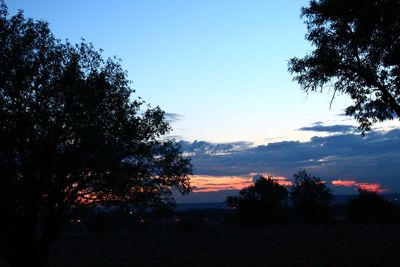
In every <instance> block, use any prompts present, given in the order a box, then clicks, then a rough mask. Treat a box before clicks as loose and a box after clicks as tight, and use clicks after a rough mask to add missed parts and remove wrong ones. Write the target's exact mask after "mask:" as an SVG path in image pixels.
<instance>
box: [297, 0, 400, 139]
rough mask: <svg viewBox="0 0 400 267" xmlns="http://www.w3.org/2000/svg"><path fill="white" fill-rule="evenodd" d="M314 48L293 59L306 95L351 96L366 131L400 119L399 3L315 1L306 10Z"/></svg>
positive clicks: (393, 0)
mask: <svg viewBox="0 0 400 267" xmlns="http://www.w3.org/2000/svg"><path fill="white" fill-rule="evenodd" d="M302 17H305V19H306V24H307V29H308V34H307V35H306V39H307V40H308V41H310V42H311V43H312V45H313V47H314V50H313V51H312V53H311V54H308V55H306V56H305V57H304V58H301V59H299V58H296V57H295V58H292V59H291V60H290V61H289V71H290V72H291V73H292V74H294V75H295V76H294V80H296V81H297V82H298V83H299V84H300V85H301V87H302V89H303V90H305V91H306V92H314V91H319V90H320V91H323V89H324V88H325V89H328V88H330V89H331V90H332V91H333V97H332V101H333V99H334V97H335V94H336V93H344V94H347V95H349V96H350V97H351V98H352V100H353V104H352V105H351V106H349V107H347V109H346V114H347V115H350V116H354V117H355V118H356V119H357V120H358V122H359V124H360V129H362V130H363V132H365V131H368V130H370V128H371V126H372V125H373V124H374V123H375V122H378V121H385V120H392V119H395V118H396V117H397V118H399V117H400V27H399V25H400V2H399V1H397V0H313V1H310V4H309V6H308V7H305V8H303V9H302Z"/></svg>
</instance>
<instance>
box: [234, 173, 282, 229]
mask: <svg viewBox="0 0 400 267" xmlns="http://www.w3.org/2000/svg"><path fill="white" fill-rule="evenodd" d="M287 197H288V191H287V189H286V188H285V187H284V186H282V185H280V184H278V183H277V182H276V181H275V180H274V179H273V177H272V176H269V177H267V178H265V177H263V176H261V178H260V179H259V180H257V181H256V182H255V184H254V185H251V186H249V187H246V188H244V189H242V190H241V191H240V193H239V196H238V197H232V196H230V197H228V198H227V204H228V206H230V207H232V208H236V209H237V215H238V219H239V220H240V222H242V223H246V224H263V223H266V222H272V221H276V220H278V219H279V218H281V216H282V214H283V211H284V210H285V208H286V207H287Z"/></svg>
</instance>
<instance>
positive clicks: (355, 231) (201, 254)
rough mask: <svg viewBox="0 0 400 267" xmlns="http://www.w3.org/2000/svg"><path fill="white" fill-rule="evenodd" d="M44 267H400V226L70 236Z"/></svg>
mask: <svg viewBox="0 0 400 267" xmlns="http://www.w3.org/2000/svg"><path fill="white" fill-rule="evenodd" d="M49 266H60V267H67V266H68V267H72V266H74V267H78V266H79V267H83V266H90V267H97V266H107V267H111V266H119V267H123V266H164V267H165V266H190V267H195V266H400V225H369V226H365V225H364V226H354V225H353V226H351V225H344V224H331V225H324V226H321V225H320V226H318V225H306V224H301V225H294V224H291V225H274V226H263V227H250V228H246V227H238V226H232V227H227V228H220V229H214V228H211V227H204V228H201V227H200V228H199V227H198V228H196V227H194V228H193V229H190V227H189V228H187V227H186V228H185V227H183V228H182V227H181V228H180V227H167V228H157V229H142V230H135V231H129V230H127V229H126V228H125V227H122V228H121V229H119V230H115V229H114V230H113V231H110V232H109V234H108V235H107V236H102V237H100V238H99V237H97V238H93V237H91V236H90V235H88V233H87V232H85V231H76V232H74V233H73V234H72V233H71V232H70V233H69V234H64V236H63V237H61V238H60V239H59V240H58V241H57V242H56V244H55V246H54V249H53V251H52V253H51V256H50V260H49Z"/></svg>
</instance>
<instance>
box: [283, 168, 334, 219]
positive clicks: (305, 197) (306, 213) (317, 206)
mask: <svg viewBox="0 0 400 267" xmlns="http://www.w3.org/2000/svg"><path fill="white" fill-rule="evenodd" d="M332 198H333V196H332V193H331V190H330V189H329V188H328V187H327V186H326V184H325V183H324V182H323V181H322V180H321V179H320V178H317V177H315V176H311V175H310V174H309V173H307V172H306V171H305V170H300V171H299V172H298V173H297V174H295V175H294V182H293V185H292V187H291V190H290V199H291V201H292V204H293V207H294V209H295V210H297V211H298V212H299V213H300V214H301V215H302V216H303V217H304V218H305V219H306V220H308V221H319V220H324V219H326V218H328V216H329V205H330V203H331V201H332Z"/></svg>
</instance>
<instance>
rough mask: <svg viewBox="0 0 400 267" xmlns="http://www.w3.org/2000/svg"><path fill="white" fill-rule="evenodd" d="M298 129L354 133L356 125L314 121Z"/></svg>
mask: <svg viewBox="0 0 400 267" xmlns="http://www.w3.org/2000/svg"><path fill="white" fill-rule="evenodd" d="M299 130H300V131H313V132H327V133H348V132H350V133H354V132H357V131H358V129H357V127H355V126H353V125H328V126H326V125H322V124H320V123H316V124H315V125H313V126H308V127H302V128H300V129H299Z"/></svg>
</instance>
